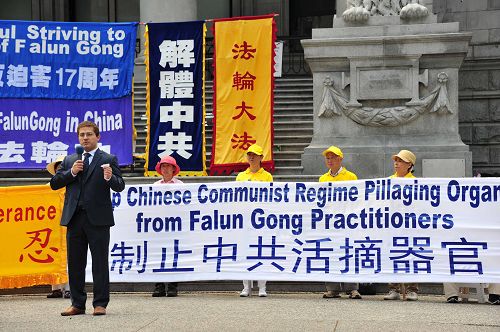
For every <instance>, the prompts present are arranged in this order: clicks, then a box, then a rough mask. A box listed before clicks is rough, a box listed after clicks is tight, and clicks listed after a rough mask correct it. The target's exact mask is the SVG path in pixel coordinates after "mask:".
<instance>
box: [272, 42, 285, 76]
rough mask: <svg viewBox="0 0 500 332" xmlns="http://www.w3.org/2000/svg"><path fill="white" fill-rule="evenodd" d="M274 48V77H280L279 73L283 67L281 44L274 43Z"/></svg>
mask: <svg viewBox="0 0 500 332" xmlns="http://www.w3.org/2000/svg"><path fill="white" fill-rule="evenodd" d="M274 45H276V47H275V48H274V53H275V54H274V73H273V76H274V77H281V71H282V66H283V42H282V41H277V42H274Z"/></svg>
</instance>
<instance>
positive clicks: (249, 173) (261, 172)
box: [236, 144, 273, 297]
mask: <svg viewBox="0 0 500 332" xmlns="http://www.w3.org/2000/svg"><path fill="white" fill-rule="evenodd" d="M262 158H264V152H263V150H262V148H261V147H260V146H259V145H257V144H254V145H251V146H250V147H249V148H248V150H247V160H248V164H249V167H248V168H247V169H246V170H245V171H243V172H240V173H239V174H238V176H237V177H236V181H262V182H273V176H272V175H271V173H269V172H267V171H266V170H265V169H263V168H262V166H261V163H262ZM252 284H253V282H252V280H243V290H242V291H241V293H240V296H241V297H248V296H250V295H252ZM257 285H258V286H259V296H260V297H266V296H267V293H266V281H265V280H259V281H257Z"/></svg>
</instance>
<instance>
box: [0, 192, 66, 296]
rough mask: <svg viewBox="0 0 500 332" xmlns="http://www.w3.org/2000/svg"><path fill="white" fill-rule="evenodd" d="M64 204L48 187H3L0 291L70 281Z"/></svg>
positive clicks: (61, 197)
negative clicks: (67, 272) (67, 271)
mask: <svg viewBox="0 0 500 332" xmlns="http://www.w3.org/2000/svg"><path fill="white" fill-rule="evenodd" d="M63 203H64V189H61V190H58V191H53V190H52V189H51V188H50V187H49V186H48V185H39V186H23V187H3V188H0V234H1V241H0V262H2V264H0V288H16V287H28V286H34V285H44V284H45V285H47V284H52V285H53V284H61V283H65V282H67V280H68V277H67V274H66V229H65V228H64V227H61V226H60V225H59V221H60V219H61V212H62V207H63Z"/></svg>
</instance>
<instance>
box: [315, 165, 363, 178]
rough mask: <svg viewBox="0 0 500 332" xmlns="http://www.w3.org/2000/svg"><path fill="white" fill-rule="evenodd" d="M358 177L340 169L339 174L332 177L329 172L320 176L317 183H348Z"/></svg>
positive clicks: (343, 168)
mask: <svg viewBox="0 0 500 332" xmlns="http://www.w3.org/2000/svg"><path fill="white" fill-rule="evenodd" d="M357 179H358V177H357V176H356V174H354V173H353V172H349V171H348V170H347V169H346V168H345V167H342V170H341V171H340V172H339V174H337V175H335V176H332V175H331V174H330V171H328V172H326V173H325V174H323V175H321V177H320V178H319V182H335V181H349V180H357Z"/></svg>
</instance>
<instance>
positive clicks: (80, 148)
mask: <svg viewBox="0 0 500 332" xmlns="http://www.w3.org/2000/svg"><path fill="white" fill-rule="evenodd" d="M75 152H76V154H77V155H78V159H80V160H82V154H83V146H81V145H77V146H76V148H75Z"/></svg>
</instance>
